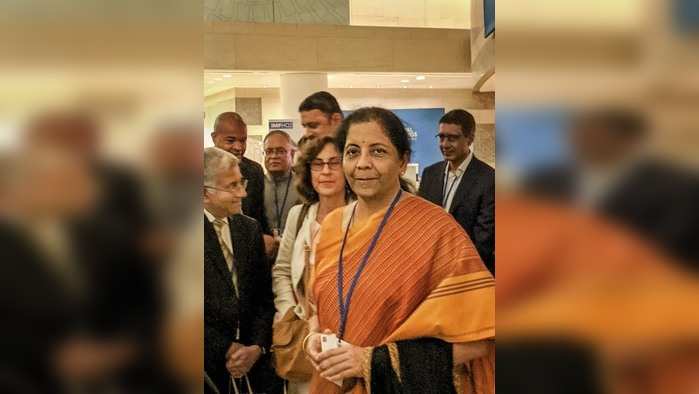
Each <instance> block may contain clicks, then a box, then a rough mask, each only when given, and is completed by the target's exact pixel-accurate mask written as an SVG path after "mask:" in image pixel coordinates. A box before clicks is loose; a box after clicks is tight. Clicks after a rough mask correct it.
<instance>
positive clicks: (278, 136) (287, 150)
mask: <svg viewBox="0 0 699 394" xmlns="http://www.w3.org/2000/svg"><path fill="white" fill-rule="evenodd" d="M263 142H264V152H265V169H266V170H267V175H266V176H265V211H266V212H265V213H266V216H267V220H268V225H267V227H269V228H270V229H272V235H274V237H275V239H277V240H280V239H281V235H282V231H284V228H285V225H286V218H287V216H288V215H289V210H291V207H293V206H295V205H296V204H298V202H299V195H298V193H297V191H296V188H295V187H293V185H292V181H293V173H292V171H291V165H292V160H293V157H294V153H295V151H296V147H295V145H294V141H293V140H292V139H291V136H289V134H287V133H286V132H285V131H282V130H272V131H270V132H269V133H267V135H266V136H265V138H264V141H263ZM277 246H278V245H277Z"/></svg>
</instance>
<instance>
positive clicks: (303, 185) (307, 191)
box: [294, 136, 350, 203]
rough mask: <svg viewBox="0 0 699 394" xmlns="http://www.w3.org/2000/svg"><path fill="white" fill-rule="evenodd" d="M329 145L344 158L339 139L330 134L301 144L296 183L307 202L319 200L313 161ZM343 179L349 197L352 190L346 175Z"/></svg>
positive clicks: (296, 165)
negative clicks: (313, 172)
mask: <svg viewBox="0 0 699 394" xmlns="http://www.w3.org/2000/svg"><path fill="white" fill-rule="evenodd" d="M328 145H332V146H334V147H335V149H337V152H338V153H339V155H340V158H342V150H341V149H340V147H339V146H338V145H337V140H335V138H333V137H330V136H326V137H323V138H319V139H318V138H316V139H310V140H306V141H304V143H303V144H302V145H300V146H299V148H300V150H299V157H298V159H297V160H296V164H294V174H295V175H294V182H295V184H296V190H297V191H298V192H299V195H300V196H301V198H302V199H303V200H304V202H306V203H314V202H318V200H319V196H318V192H316V190H315V189H314V188H313V181H312V178H311V162H312V161H313V160H315V159H316V158H317V157H318V155H319V154H320V152H321V151H322V150H323V149H325V147H326V146H328ZM342 180H343V181H344V183H345V196H346V197H348V196H349V194H350V190H349V186H348V185H347V181H346V180H345V177H344V175H343V177H342Z"/></svg>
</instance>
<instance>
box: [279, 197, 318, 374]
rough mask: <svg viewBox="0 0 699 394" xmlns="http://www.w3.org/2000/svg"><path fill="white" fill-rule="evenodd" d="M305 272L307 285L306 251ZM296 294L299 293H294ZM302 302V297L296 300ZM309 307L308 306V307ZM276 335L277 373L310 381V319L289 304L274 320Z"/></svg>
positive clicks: (298, 223) (305, 211)
mask: <svg viewBox="0 0 699 394" xmlns="http://www.w3.org/2000/svg"><path fill="white" fill-rule="evenodd" d="M309 206H310V205H309V204H304V206H303V208H302V209H301V213H300V215H299V219H298V222H297V223H296V235H297V236H298V232H299V229H300V228H301V225H302V224H303V219H304V218H305V217H306V214H307V213H308V209H309ZM304 256H305V260H306V261H304V264H305V266H304V273H303V281H302V284H303V288H304V294H305V288H306V286H307V284H308V276H309V272H308V271H309V269H308V254H307V253H304ZM294 298H296V294H295V293H294ZM296 303H297V304H298V300H296ZM306 310H308V309H307V308H306ZM272 330H273V335H272V355H273V358H274V369H275V370H276V371H277V375H279V376H280V377H282V378H283V379H286V380H292V381H308V380H310V379H311V375H313V365H311V362H310V361H309V360H308V359H307V358H306V352H305V351H304V349H303V339H304V338H305V337H306V335H308V332H309V329H308V322H306V321H305V320H302V319H300V318H299V317H298V316H297V315H296V313H294V308H293V307H291V308H289V309H288V310H287V311H286V313H285V314H284V317H282V318H281V319H280V320H279V321H277V322H276V323H274V325H273V327H272Z"/></svg>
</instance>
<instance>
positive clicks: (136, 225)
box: [0, 0, 203, 394]
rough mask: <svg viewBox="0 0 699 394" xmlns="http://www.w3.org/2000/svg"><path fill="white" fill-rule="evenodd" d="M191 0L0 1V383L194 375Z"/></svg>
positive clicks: (195, 48) (70, 389)
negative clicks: (136, 0) (144, 0)
mask: <svg viewBox="0 0 699 394" xmlns="http://www.w3.org/2000/svg"><path fill="white" fill-rule="evenodd" d="M202 10H203V4H202V3H201V2H197V1H177V0H175V1H166V2H163V1H157V2H148V1H146V2H131V1H127V2H114V1H104V0H96V1H88V2H85V1H4V2H0V86H2V88H0V164H1V167H0V271H1V272H0V316H2V318H1V319H2V323H0V343H1V344H0V393H22V394H32V393H98V394H99V393H178V392H198V391H200V388H201V380H202V376H201V375H202V374H201V371H202V370H203V361H202V359H203V350H202V349H203V334H202V316H203V313H202V293H203V290H202V289H203V283H202V282H203V278H202V273H201V272H202V270H201V250H202V245H203V240H202V239H201V235H200V234H201V233H202V231H201V229H200V228H199V227H200V222H201V220H196V221H192V220H190V219H191V218H199V215H201V210H200V206H201V204H200V202H199V201H200V200H199V198H198V194H197V191H198V190H199V188H200V185H201V173H202V171H201V151H202V138H201V137H202V136H201V113H202V109H201V107H202V96H201V70H202V64H201V62H202V59H201V55H200V54H201V53H203V51H202V12H203V11H202ZM192 194H194V197H192ZM193 387H195V388H196V390H194V391H192V388H193Z"/></svg>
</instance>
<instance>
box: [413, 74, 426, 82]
mask: <svg viewBox="0 0 699 394" xmlns="http://www.w3.org/2000/svg"><path fill="white" fill-rule="evenodd" d="M415 79H417V80H418V81H424V80H425V76H424V75H418V76H417V77H415Z"/></svg>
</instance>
